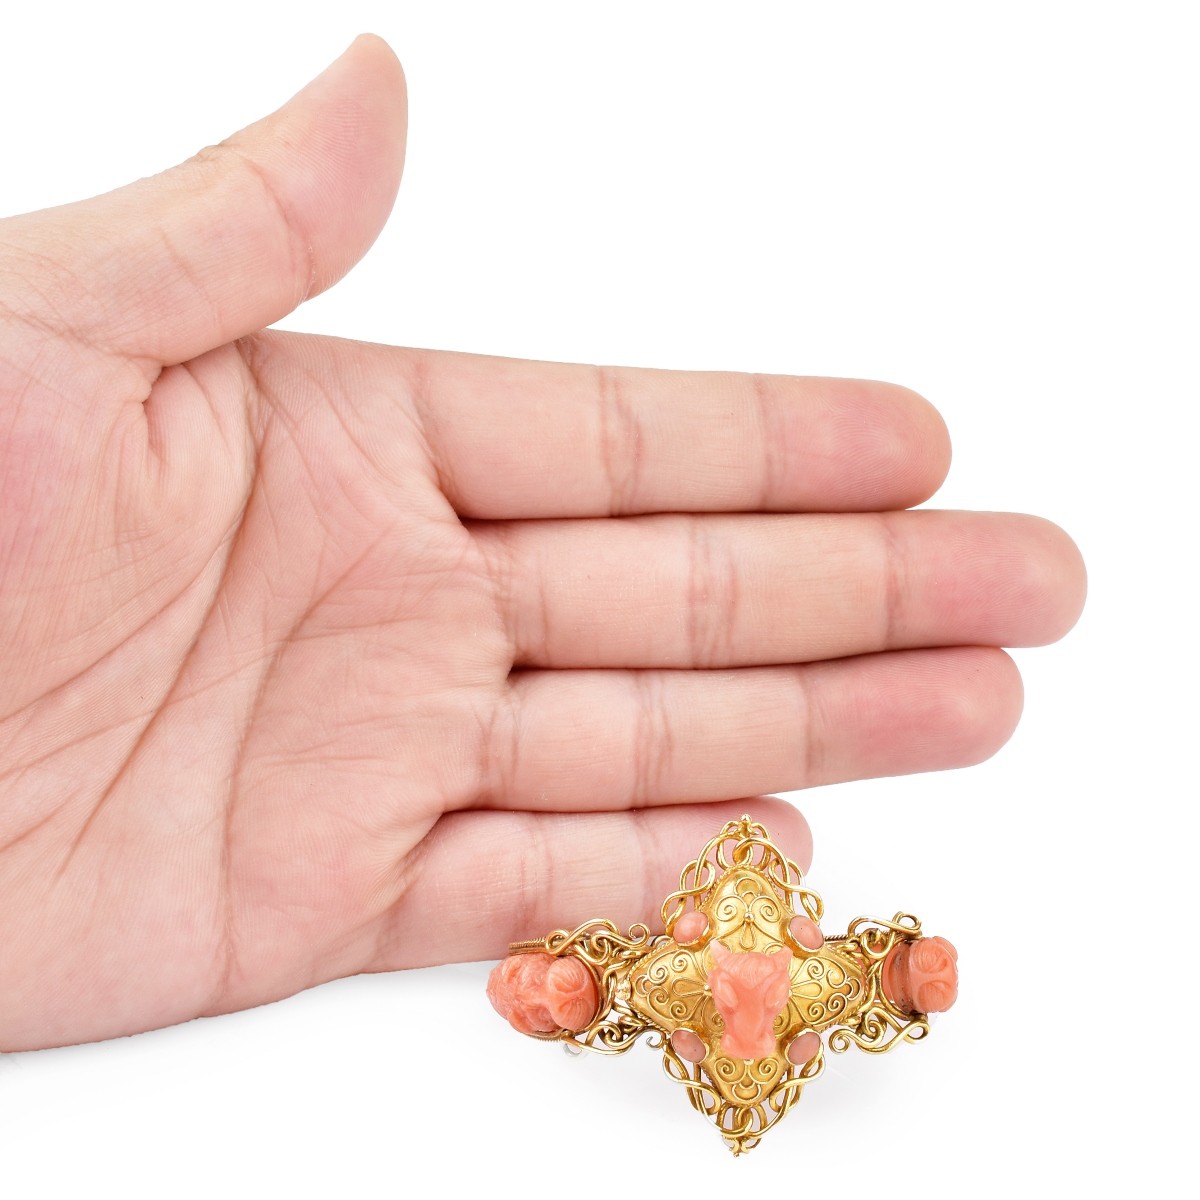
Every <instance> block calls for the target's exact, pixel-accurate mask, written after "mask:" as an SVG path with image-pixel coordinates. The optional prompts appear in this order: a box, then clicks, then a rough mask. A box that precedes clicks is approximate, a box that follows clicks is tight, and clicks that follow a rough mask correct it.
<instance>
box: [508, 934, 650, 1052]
mask: <svg viewBox="0 0 1200 1200" xmlns="http://www.w3.org/2000/svg"><path fill="white" fill-rule="evenodd" d="M665 941H666V938H664V937H663V936H662V935H661V934H658V935H653V934H651V933H650V931H649V930H648V929H647V928H646V926H645V925H632V926H630V929H629V932H628V933H627V934H623V933H622V932H621V931H620V929H618V928H617V926H616V925H614V924H613V923H612V921H588V922H585V923H584V924H583V925H580V926H579V927H578V928H576V929H555V930H554V931H553V932H551V933H548V934H547V935H546V936H545V937H544V938H538V939H537V940H535V941H530V942H521V943H519V944H518V945H516V946H514V947H513V949H514V950H516V951H517V952H518V953H533V952H545V953H549V954H553V955H555V956H557V957H564V956H567V955H570V956H572V957H575V958H578V959H580V960H581V961H583V962H584V963H586V964H587V966H588V967H589V968H590V969H591V971H592V973H593V974H594V975H595V977H596V985H597V992H598V994H599V999H600V1003H599V1005H598V1007H597V1010H596V1016H595V1017H594V1018H593V1019H592V1022H591V1024H589V1025H588V1026H586V1028H584V1029H581V1030H579V1031H578V1032H574V1033H573V1032H571V1031H569V1030H561V1031H559V1032H556V1033H535V1034H532V1035H531V1036H532V1037H536V1038H538V1039H539V1040H541V1041H548V1042H569V1043H571V1044H572V1045H574V1046H581V1047H584V1048H586V1049H588V1050H594V1051H595V1052H596V1053H597V1054H624V1053H625V1051H626V1050H628V1049H629V1048H630V1047H631V1046H632V1045H633V1044H634V1042H636V1041H637V1040H638V1038H640V1037H641V1036H642V1034H644V1033H646V1032H647V1030H649V1029H652V1028H653V1026H652V1025H651V1024H649V1023H648V1022H647V1021H646V1019H645V1018H644V1017H642V1016H641V1015H639V1014H638V1013H636V1012H635V1011H634V1010H633V1009H632V1008H631V1007H630V1005H629V985H628V977H629V970H630V968H631V967H632V966H633V965H634V964H635V963H638V962H641V961H642V959H644V958H645V956H646V954H647V953H648V952H649V951H650V950H652V949H653V948H654V947H655V946H657V945H658V944H660V943H662V942H665Z"/></svg>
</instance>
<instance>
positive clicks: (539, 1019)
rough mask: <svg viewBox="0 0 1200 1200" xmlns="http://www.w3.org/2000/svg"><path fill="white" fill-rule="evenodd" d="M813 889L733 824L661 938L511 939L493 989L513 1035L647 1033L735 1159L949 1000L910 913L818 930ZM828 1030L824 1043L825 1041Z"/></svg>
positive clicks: (699, 865)
mask: <svg viewBox="0 0 1200 1200" xmlns="http://www.w3.org/2000/svg"><path fill="white" fill-rule="evenodd" d="M823 911H824V906H823V904H822V902H821V898H820V896H818V895H817V893H816V892H813V891H811V890H809V889H808V888H806V887H805V886H804V877H803V875H802V874H801V872H800V869H799V868H798V867H797V866H796V864H795V863H794V862H792V861H791V860H790V859H788V858H786V857H785V856H784V855H783V854H782V853H781V852H780V851H779V849H778V848H777V847H776V846H775V845H774V844H773V843H772V841H771V839H770V836H769V835H768V834H767V831H766V830H765V829H764V828H763V827H762V826H761V825H759V824H756V823H755V822H753V821H752V820H751V819H750V818H749V817H742V819H741V820H740V821H730V822H729V824H728V825H726V826H725V827H724V828H723V829H722V830H721V832H720V833H718V834H717V836H716V837H714V838H713V839H712V841H710V842H709V843H708V845H707V846H705V847H704V849H703V851H702V852H701V853H700V856H699V857H698V858H697V859H695V861H693V862H690V863H688V865H687V866H686V867H685V868H684V870H683V873H682V875H681V876H680V879H679V889H678V891H675V892H672V893H671V895H670V896H668V897H667V899H666V900H665V901H664V902H663V906H662V922H663V927H664V928H665V930H666V932H665V933H661V934H652V933H650V931H649V929H648V928H647V927H646V926H645V925H640V924H639V925H634V926H632V927H631V928H630V929H629V932H628V933H624V934H623V933H621V932H620V930H619V929H618V928H617V927H616V926H615V925H614V924H613V923H612V922H611V921H605V920H596V921H587V922H585V923H584V924H583V925H580V926H579V928H578V929H573V930H566V929H556V930H554V931H553V932H552V933H548V934H547V935H546V936H545V937H543V938H537V939H535V940H533V941H527V942H514V943H513V945H512V946H511V947H510V949H509V956H508V957H507V958H506V959H504V960H503V961H502V962H500V964H499V965H498V966H497V967H496V968H495V969H494V970H493V971H492V974H491V977H490V979H489V980H488V989H487V990H488V997H489V999H490V1000H491V1002H492V1004H493V1006H494V1007H495V1008H496V1011H497V1012H499V1013H500V1015H501V1016H502V1017H504V1018H506V1019H507V1020H508V1022H509V1023H510V1024H511V1025H512V1026H513V1028H515V1029H516V1030H518V1031H519V1032H521V1033H525V1034H528V1035H530V1036H531V1037H535V1038H538V1039H540V1040H542V1041H553V1042H562V1043H564V1044H565V1046H566V1048H567V1049H569V1050H571V1051H573V1052H574V1053H578V1052H579V1050H580V1048H586V1049H589V1050H595V1051H598V1052H599V1053H602V1054H623V1053H624V1052H625V1051H626V1050H628V1049H629V1047H630V1046H632V1045H633V1043H634V1042H635V1041H636V1040H637V1039H638V1038H639V1037H641V1036H642V1034H647V1033H648V1034H650V1035H651V1037H650V1039H649V1044H650V1045H651V1046H653V1047H654V1048H655V1049H661V1050H662V1052H663V1067H664V1069H665V1070H666V1073H667V1074H668V1075H669V1076H670V1077H671V1078H672V1079H674V1080H676V1081H677V1082H679V1083H681V1084H682V1085H683V1086H684V1087H685V1088H686V1089H687V1096H688V1099H689V1100H690V1101H691V1103H692V1107H693V1108H695V1109H696V1110H697V1111H699V1112H701V1113H703V1114H704V1116H706V1117H707V1118H708V1119H709V1120H710V1121H711V1122H712V1123H713V1124H714V1125H715V1126H716V1128H717V1130H718V1131H719V1132H720V1134H721V1136H722V1137H723V1138H724V1139H725V1143H726V1145H727V1146H728V1147H729V1148H730V1150H732V1151H733V1153H734V1154H735V1155H738V1154H743V1153H745V1152H746V1151H748V1150H752V1149H753V1148H754V1147H755V1146H756V1145H758V1142H759V1140H760V1139H761V1138H762V1135H763V1134H764V1133H765V1132H766V1131H767V1130H768V1129H770V1128H772V1127H773V1126H774V1125H775V1123H776V1122H777V1121H778V1120H779V1119H780V1118H781V1117H782V1116H783V1115H784V1113H786V1112H787V1111H788V1110H789V1109H790V1108H791V1107H792V1106H793V1105H794V1104H795V1103H796V1101H797V1100H799V1099H800V1094H801V1093H802V1092H803V1090H804V1087H805V1085H806V1084H808V1083H811V1082H812V1080H814V1079H816V1078H817V1076H818V1075H820V1074H821V1071H822V1070H823V1069H824V1066H825V1053H826V1050H827V1049H828V1050H831V1051H833V1052H834V1053H842V1052H843V1051H845V1050H847V1049H849V1047H850V1046H852V1045H853V1046H857V1047H858V1048H859V1049H860V1050H865V1051H866V1052H867V1053H869V1054H882V1053H884V1052H885V1051H887V1050H890V1049H892V1047H893V1046H896V1045H898V1044H899V1043H900V1042H916V1041H920V1040H921V1039H922V1038H923V1037H925V1036H926V1035H927V1034H928V1033H929V1019H928V1015H927V1014H929V1013H933V1012H942V1011H944V1010H945V1009H948V1008H949V1007H950V1006H951V1005H952V1004H953V1003H954V1000H955V998H956V996H957V993H958V968H957V965H956V960H957V957H958V955H957V953H956V952H955V950H954V947H953V946H952V945H950V943H949V942H947V941H946V940H945V939H944V938H939V937H925V936H924V935H923V934H922V932H921V923H920V921H918V920H917V918H916V917H914V916H912V915H911V914H909V913H897V914H896V915H895V916H894V917H893V918H892V919H891V920H890V921H882V920H875V919H874V918H871V917H856V918H855V919H854V920H853V921H851V922H850V925H849V927H848V928H847V931H846V932H845V933H844V934H840V935H837V936H834V937H826V936H825V935H823V934H822V932H821V929H820V927H819V924H818V923H819V922H820V920H821V917H822V914H823ZM822 1039H824V1040H822Z"/></svg>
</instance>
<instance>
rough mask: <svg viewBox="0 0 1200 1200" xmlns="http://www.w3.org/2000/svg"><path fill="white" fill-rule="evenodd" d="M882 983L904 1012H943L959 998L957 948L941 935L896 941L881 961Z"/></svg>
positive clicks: (891, 998) (888, 994)
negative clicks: (882, 961) (885, 957)
mask: <svg viewBox="0 0 1200 1200" xmlns="http://www.w3.org/2000/svg"><path fill="white" fill-rule="evenodd" d="M882 982H883V991H884V994H885V995H886V996H887V998H888V999H889V1000H890V1001H891V1002H892V1003H893V1004H894V1005H895V1006H896V1007H897V1008H898V1009H900V1010H901V1011H903V1012H910V1013H936V1012H945V1011H946V1009H948V1008H949V1007H950V1006H951V1005H952V1004H953V1003H954V1001H955V1000H957V999H958V951H957V950H955V949H954V947H953V946H952V945H951V944H950V943H949V942H948V941H946V939H945V938H943V937H923V938H917V939H916V940H915V941H912V942H898V943H897V944H896V945H895V946H893V947H892V950H891V952H890V953H889V954H888V956H887V959H886V961H885V962H884V964H883V980H882Z"/></svg>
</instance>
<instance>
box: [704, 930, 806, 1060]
mask: <svg viewBox="0 0 1200 1200" xmlns="http://www.w3.org/2000/svg"><path fill="white" fill-rule="evenodd" d="M712 955H713V968H712V970H711V971H710V972H709V973H708V986H709V988H710V989H711V991H712V997H713V1002H714V1003H715V1004H716V1006H717V1012H719V1013H720V1014H721V1017H722V1019H723V1020H724V1022H725V1032H724V1033H723V1034H722V1035H721V1053H722V1054H727V1055H728V1056H729V1057H730V1058H766V1057H767V1055H769V1054H771V1053H773V1052H774V1050H775V1036H774V1034H773V1033H772V1031H771V1028H772V1026H773V1025H774V1024H775V1018H776V1017H777V1016H779V1014H780V1013H781V1012H783V1009H784V1005H786V1004H787V1001H788V995H789V994H790V992H791V988H792V981H791V976H790V975H789V973H788V968H789V966H790V965H791V961H792V952H791V950H789V949H788V948H787V947H786V946H784V947H782V948H781V949H779V950H778V951H776V952H775V953H774V954H763V953H762V952H760V951H757V950H750V951H744V952H741V953H734V952H733V951H732V950H730V949H728V948H727V947H726V946H724V945H722V944H721V943H720V942H713V944H712Z"/></svg>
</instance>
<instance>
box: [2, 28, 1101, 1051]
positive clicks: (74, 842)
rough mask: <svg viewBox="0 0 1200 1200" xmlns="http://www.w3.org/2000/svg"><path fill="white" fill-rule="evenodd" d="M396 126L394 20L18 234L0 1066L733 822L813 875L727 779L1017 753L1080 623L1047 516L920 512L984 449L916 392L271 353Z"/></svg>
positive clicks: (1059, 538) (325, 263) (773, 780)
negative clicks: (262, 112)
mask: <svg viewBox="0 0 1200 1200" xmlns="http://www.w3.org/2000/svg"><path fill="white" fill-rule="evenodd" d="M403 114H404V95H403V79H402V76H401V74H400V72H399V68H398V66H397V64H396V63H395V60H394V59H393V58H392V57H391V55H390V53H389V52H388V51H387V49H386V47H384V46H383V45H382V44H381V43H379V42H378V41H376V40H373V39H364V40H362V41H360V42H359V43H356V45H355V46H354V47H353V48H352V50H351V51H350V52H349V53H348V54H347V55H346V56H345V57H344V58H343V59H342V60H339V63H338V64H337V65H336V66H335V67H334V68H333V69H331V71H330V72H328V73H327V74H326V75H324V76H322V77H321V78H320V79H319V80H317V81H315V82H314V84H312V85H310V87H309V88H308V89H306V90H305V91H304V92H302V93H301V94H300V95H299V96H298V97H297V98H296V99H294V100H293V101H292V102H291V103H290V104H289V105H288V106H287V107H286V108H285V109H283V110H281V111H280V112H279V113H277V114H275V115H274V116H273V117H271V118H268V119H267V120H266V121H264V122H260V123H259V124H258V125H257V126H254V127H252V128H251V129H249V130H247V131H245V132H244V133H243V134H240V135H238V136H237V137H236V138H235V139H232V140H231V141H230V142H229V143H226V144H225V145H223V146H222V147H219V148H216V149H214V150H211V151H208V152H206V153H205V154H202V155H201V156H199V157H198V158H197V159H195V160H193V161H192V162H190V163H188V164H185V165H184V166H183V167H180V168H177V169H176V170H175V171H174V172H169V173H168V174H167V175H165V176H162V177H159V178H158V179H155V180H149V181H144V182H142V183H140V184H136V185H134V186H132V187H130V188H127V189H123V190H121V191H119V192H116V193H113V194H111V195H109V196H105V197H101V198H99V199H97V200H93V201H88V202H86V203H84V204H80V205H74V206H69V207H68V208H65V209H61V210H53V211H50V212H46V213H39V214H33V215H31V216H27V217H20V218H12V219H10V220H7V221H4V222H0V430H2V431H3V433H2V436H0V503H2V505H3V513H4V522H3V527H2V528H0V647H2V649H0V665H2V670H0V746H3V749H4V754H3V759H2V760H0V768H2V774H0V947H3V954H2V955H0V1049H21V1048H29V1047H35V1046H46V1045H56V1044H63V1043H68V1042H74V1041H81V1040H88V1039H94V1038H102V1037H108V1036H113V1035H117V1034H122V1033H129V1032H134V1031H137V1030H141V1029H147V1028H153V1027H155V1026H159V1025H163V1024H167V1023H170V1022H175V1021H180V1020H186V1019H188V1018H190V1017H194V1016H197V1015H201V1014H206V1013H216V1012H223V1011H228V1010H231V1009H236V1008H241V1007H245V1006H248V1005H252V1004H256V1003H261V1002H263V1001H266V1000H270V999H274V998H277V997H280V996H284V995H288V994H290V993H292V992H295V991H297V990H299V989H301V988H304V987H307V986H310V985H312V984H314V983H317V982H320V981H322V980H325V979H330V978H334V977H337V976H340V975H344V974H349V973H353V972H358V971H364V970H382V969H391V968H396V967H402V966H413V965H421V964H428V963H434V962H441V961H447V960H452V959H456V958H457V959H461V958H472V957H488V956H494V955H497V954H500V953H502V952H503V949H504V946H505V944H506V943H507V942H508V941H509V940H510V938H514V937H520V936H528V935H530V934H532V933H538V932H540V931H542V930H544V928H546V927H548V926H549V925H551V924H560V923H570V922H571V921H573V920H578V919H583V918H586V917H589V916H593V915H595V914H596V913H598V912H603V913H605V914H606V915H610V916H612V917H614V918H615V919H617V920H621V921H630V920H633V919H636V918H639V917H645V916H647V915H649V914H650V913H652V912H653V910H654V908H655V905H656V903H657V900H656V897H659V895H660V893H662V892H663V891H665V890H667V887H668V885H669V883H670V879H671V876H672V874H673V872H675V871H676V870H677V869H678V866H679V864H680V863H681V862H682V861H684V860H685V859H686V858H687V857H688V855H689V853H690V852H691V851H692V849H693V848H694V846H695V845H697V844H700V843H702V842H703V841H704V840H706V838H707V837H708V836H709V835H710V834H711V830H712V828H715V827H716V825H717V824H718V823H719V822H720V821H721V820H722V819H725V818H726V817H727V816H728V815H730V814H731V813H732V812H733V811H734V810H737V811H741V810H743V809H746V808H750V809H752V810H755V811H757V812H759V813H762V814H765V815H766V818H767V820H768V821H769V823H770V826H771V828H772V829H773V831H774V832H775V833H776V834H777V836H778V837H779V839H780V840H781V841H783V842H784V843H785V844H789V845H790V847H791V848H792V850H793V852H794V854H795V855H796V856H797V857H799V858H801V859H804V858H805V857H806V855H807V853H808V849H809V847H808V835H807V830H806V828H805V826H804V824H803V820H802V818H800V817H799V815H798V814H796V813H795V811H794V810H793V809H792V808H791V807H790V806H788V805H785V804H782V803H781V802H778V801H769V800H765V799H739V800H731V799H730V798H731V797H754V796H756V795H757V794H758V793H760V792H763V791H769V790H775V789H783V788H796V787H803V786H808V785H811V784H815V783H822V782H832V781H835V780H839V779H847V778H854V777H861V776H866V775H874V774H888V773H895V772H900V771H912V770H924V769H934V768H938V767H945V766H953V765H960V764H963V763H966V762H971V761H975V760H977V759H979V758H980V757H983V756H985V755H986V754H988V753H990V752H991V751H992V750H993V749H995V747H996V746H998V745H999V744H1000V743H1001V742H1002V741H1003V740H1004V739H1005V737H1007V735H1008V733H1009V731H1010V730H1011V728H1012V725H1013V723H1014V722H1015V720H1016V717H1017V714H1018V711H1019V707H1020V684H1019V680H1018V678H1017V676H1016V673H1015V671H1014V669H1013V667H1012V664H1011V662H1010V661H1009V660H1008V658H1007V657H1006V656H1005V655H1004V654H1003V653H1002V652H1001V651H999V650H997V649H994V648H992V647H995V646H999V645H1012V644H1027V643H1032V642H1038V641H1045V640H1050V639H1052V638H1054V637H1057V636H1059V635H1060V634H1061V633H1062V632H1064V631H1065V630H1066V629H1067V628H1068V627H1069V625H1070V624H1071V622H1072V621H1073V620H1074V618H1075V616H1076V614H1077V612H1078V608H1079V605H1080V603H1081V601H1082V588H1083V582H1082V570H1081V566H1080V564H1079V560H1078V556H1077V554H1076V553H1075V551H1074V548H1073V547H1072V545H1071V543H1070V542H1069V540H1068V539H1067V538H1066V537H1065V536H1064V535H1063V534H1062V533H1061V532H1060V531H1058V530H1057V529H1056V528H1055V527H1053V526H1051V525H1048V524H1047V523H1045V522H1041V521H1037V520H1035V519H1033V518H1024V517H1015V516H1002V515H995V514H963V513H936V512H919V513H906V512H901V511H898V510H902V509H904V508H905V507H906V506H909V505H912V504H915V503H918V502H919V501H921V500H923V499H924V498H926V497H927V496H928V495H929V494H931V493H932V491H933V490H935V489H936V487H937V486H938V484H939V482H940V480H941V478H942V475H943V473H944V470H945V466H946V461H947V455H948V447H947V443H946V440H945V433H944V430H943V427H942V425H941V422H940V420H939V418H938V417H937V416H936V414H935V413H934V412H933V411H932V410H931V409H930V408H929V407H928V406H927V405H926V404H925V403H924V402H923V401H921V400H920V399H919V398H917V397H915V396H913V395H912V394H911V393H908V392H905V391H904V390H903V389H899V388H894V387H891V386H888V385H882V384H865V383H855V382H850V381H832V380H803V379H784V378H764V377H755V378H751V377H741V376H732V375H716V374H706V375H685V374H673V373H668V372H650V371H634V370H618V369H600V368H594V367H575V366H564V365H556V364H534V363H521V362H515V361H509V360H500V359H483V358H474V357H470V356H465V355H448V354H434V353H429V352H423V351H411V350H399V349H394V348H390V347H382V346H367V345H361V344H357V343H350V342H342V341H335V340H331V339H323V338H313V337H302V336H298V335H291V334H284V333H278V332H266V333H262V332H258V331H260V330H262V329H263V328H264V327H265V326H266V325H268V324H270V323H271V322H272V321H274V320H276V319H278V318H279V317H281V316H283V315H284V314H286V313H287V312H288V311H290V310H291V309H292V308H293V307H294V306H295V305H296V304H297V303H299V302H300V301H301V300H302V299H304V298H305V297H306V296H308V295H310V294H312V293H313V292H315V291H318V290H320V289H321V288H323V287H326V286H328V285H329V284H331V283H332V282H334V281H335V280H336V279H337V278H338V277H339V276H340V275H341V274H342V273H343V272H344V271H345V270H346V269H347V268H348V267H349V266H350V265H351V264H352V263H353V262H354V261H355V260H356V259H357V258H358V257H359V256H360V255H361V254H362V253H363V251H364V250H365V249H366V247H367V245H369V243H370V241H371V240H372V239H373V238H374V236H375V234H376V233H377V231H378V229H379V227H380V226H381V224H382V222H383V220H384V219H385V217H386V215H387V212H388V210H389V208H390V205H391V201H392V199H393V196H394V193H395V188H396V186H397V183H398V180H399V173H400V162H401V157H402V145H403V119H404V118H403ZM722 800H724V801H726V803H725V805H724V806H720V805H719V804H718V807H717V808H714V807H713V804H712V803H711V802H720V801H722ZM610 851H615V852H616V853H615V854H614V853H610ZM613 861H616V862H618V863H619V864H621V865H620V867H619V868H617V869H615V870H613V871H612V872H611V873H610V874H607V875H606V874H604V871H605V869H606V868H605V864H606V863H611V862H613Z"/></svg>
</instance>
